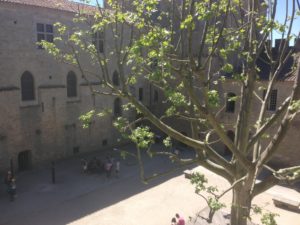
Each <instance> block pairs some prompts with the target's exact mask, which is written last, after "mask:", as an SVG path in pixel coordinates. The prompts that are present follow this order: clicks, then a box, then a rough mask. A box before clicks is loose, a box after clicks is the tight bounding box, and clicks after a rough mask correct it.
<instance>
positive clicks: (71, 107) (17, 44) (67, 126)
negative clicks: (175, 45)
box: [0, 0, 147, 171]
mask: <svg viewBox="0 0 300 225" xmlns="http://www.w3.org/2000/svg"><path fill="white" fill-rule="evenodd" d="M82 8H84V9H85V8H86V9H87V10H91V7H90V6H87V5H83V4H79V3H74V2H70V1H68V0H43V1H36V0H0V27H1V32H0V103H1V107H0V115H1V117H0V171H3V170H6V169H8V168H9V167H10V163H11V162H13V165H14V167H15V168H16V169H19V170H26V169H28V168H30V167H32V166H36V165H38V164H41V163H45V162H46V161H49V160H57V159H60V158H65V157H70V156H72V155H74V154H78V153H84V152H88V151H95V150H101V149H104V148H108V147H112V146H114V145H117V144H118V142H117V140H118V139H119V138H120V136H119V134H118V132H117V131H116V130H115V129H114V128H113V126H112V119H113V116H114V115H111V116H107V117H104V118H96V119H95V120H94V121H93V122H92V123H91V126H90V127H89V128H88V129H82V127H81V123H80V121H79V119H78V118H79V116H80V115H81V114H83V113H86V112H88V111H90V110H92V109H96V110H101V109H104V108H110V109H113V110H112V111H113V114H120V113H122V109H121V104H122V103H121V100H120V99H116V98H113V97H111V98H108V97H101V96H94V95H91V92H90V90H89V86H88V85H87V83H86V82H85V80H84V79H83V77H82V75H81V73H80V71H79V70H78V69H77V68H76V67H73V66H71V65H67V64H63V63H59V62H57V61H55V60H54V59H53V58H52V56H49V55H48V54H47V53H46V51H45V50H44V49H43V48H42V47H41V46H38V45H37V44H36V42H37V41H40V40H47V41H50V42H52V41H53V37H54V36H55V32H56V31H55V27H54V26H53V24H54V23H56V22H61V23H62V24H67V25H72V19H73V17H74V15H75V13H76V11H77V10H78V9H82ZM107 39H109V38H106V37H105V36H104V37H97V41H98V43H97V47H98V48H99V49H100V51H106V46H107V45H109V42H108V41H107ZM115 68H116V66H114V64H113V63H112V64H111V67H110V68H109V72H110V74H111V75H112V76H113V74H116V73H117V70H116V69H115ZM92 84H95V85H97V84H99V83H97V82H92ZM136 91H137V92H138V91H139V92H140V95H141V98H143V97H142V96H143V95H145V94H146V93H143V89H140V88H139V87H137V88H136ZM144 92H146V91H145V90H144ZM145 101H147V100H146V99H145Z"/></svg>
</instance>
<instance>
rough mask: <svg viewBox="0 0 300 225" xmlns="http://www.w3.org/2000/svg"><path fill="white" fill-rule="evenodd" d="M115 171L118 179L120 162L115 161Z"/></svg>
mask: <svg viewBox="0 0 300 225" xmlns="http://www.w3.org/2000/svg"><path fill="white" fill-rule="evenodd" d="M115 171H116V177H119V173H120V161H119V160H117V161H116V167H115Z"/></svg>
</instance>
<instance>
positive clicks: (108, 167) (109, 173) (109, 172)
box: [105, 160, 112, 178]
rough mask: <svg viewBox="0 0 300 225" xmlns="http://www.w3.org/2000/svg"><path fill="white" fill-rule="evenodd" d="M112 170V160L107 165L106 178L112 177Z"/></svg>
mask: <svg viewBox="0 0 300 225" xmlns="http://www.w3.org/2000/svg"><path fill="white" fill-rule="evenodd" d="M111 169H112V163H111V161H110V160H107V162H106V163H105V172H106V177H107V178H110V175H111Z"/></svg>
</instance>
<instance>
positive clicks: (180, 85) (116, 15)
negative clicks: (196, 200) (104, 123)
mask: <svg viewBox="0 0 300 225" xmlns="http://www.w3.org/2000/svg"><path fill="white" fill-rule="evenodd" d="M289 2H290V3H288V1H287V4H289V6H290V7H291V10H289V11H288V10H287V12H286V13H287V15H286V17H285V20H284V22H283V23H282V24H280V23H279V22H277V21H276V20H275V15H276V9H277V1H276V0H274V1H261V0H249V1H242V0H219V1H214V0H201V1H198V0H182V1H174V0H169V1H156V0H118V1H113V0H107V1H106V3H105V5H106V6H107V8H106V9H103V8H101V7H100V6H99V5H98V7H96V8H94V9H90V10H88V11H79V12H78V13H77V14H76V16H75V18H74V23H75V25H74V26H73V27H67V26H65V25H63V24H60V23H57V24H56V27H57V31H58V34H59V35H58V37H56V38H55V42H54V43H47V42H43V45H44V48H45V49H47V50H48V52H49V53H51V54H52V55H54V56H55V57H56V58H57V59H58V60H61V61H64V62H66V63H71V64H73V65H76V66H77V67H78V68H79V70H80V71H81V73H82V76H83V77H84V79H86V81H87V82H89V83H91V82H92V81H93V80H94V79H99V81H100V82H101V86H100V87H101V88H100V89H99V88H98V87H95V86H92V85H91V86H90V89H91V91H92V92H93V94H99V95H105V96H114V97H119V98H123V99H124V100H125V102H126V104H124V106H123V108H124V109H125V110H128V109H129V110H133V111H135V112H136V113H137V114H138V115H139V116H138V119H136V120H134V121H133V120H129V119H128V118H125V117H118V118H116V119H115V122H114V123H115V126H116V127H117V128H118V129H119V130H120V131H122V133H123V135H124V137H126V138H129V139H131V140H132V141H133V142H135V143H136V144H137V147H138V153H140V150H142V149H143V148H148V147H149V146H150V145H151V144H152V143H153V141H154V140H153V139H154V136H155V135H154V134H153V132H152V131H151V129H150V128H149V127H147V126H145V125H140V126H136V124H140V122H141V121H148V122H150V123H151V124H152V125H154V126H155V127H156V128H158V129H159V130H161V131H162V132H163V133H164V134H166V135H167V138H166V139H165V140H164V143H166V144H170V141H171V139H172V140H177V141H179V142H181V143H184V144H185V145H187V146H189V147H191V148H193V149H194V151H195V152H196V153H197V154H196V155H197V156H196V157H195V158H194V159H190V160H183V159H180V157H178V156H177V155H176V154H172V153H171V152H155V153H153V152H151V150H148V153H149V154H164V155H168V156H170V158H171V159H173V160H176V161H178V162H180V163H182V164H189V163H198V164H199V165H202V166H204V167H205V168H207V169H209V170H211V171H213V172H214V173H216V174H218V175H220V176H222V177H224V178H225V179H227V180H228V181H229V182H230V183H231V184H232V187H231V189H232V191H233V199H232V207H231V224H232V225H245V224H246V223H247V218H248V217H249V214H250V209H251V202H252V200H253V198H254V197H255V196H257V195H258V194H260V193H262V192H264V191H265V190H267V189H268V188H270V187H272V186H273V185H275V184H277V183H278V182H279V181H289V182H292V181H296V180H297V179H299V177H300V167H299V166H296V167H291V168H281V169H279V170H273V169H271V168H270V167H269V166H267V164H268V162H269V161H270V160H271V159H272V156H273V155H274V154H275V153H276V152H277V151H278V147H279V145H280V143H281V142H282V140H283V138H284V137H285V135H286V133H287V131H288V128H289V127H290V125H291V123H292V121H293V119H294V118H295V116H296V115H297V113H298V112H299V109H300V100H299V98H300V78H299V73H300V72H299V68H300V61H299V60H298V58H297V55H293V54H294V51H293V50H292V49H290V48H289V47H288V41H286V42H281V44H280V46H279V51H278V54H277V55H274V54H272V46H271V44H270V43H271V42H272V39H273V33H274V32H277V33H281V35H282V37H286V39H287V40H290V39H291V38H293V37H295V35H294V34H292V26H293V23H294V20H295V17H296V16H297V8H298V9H299V1H298V0H293V1H289ZM67 34H68V35H67ZM103 34H105V40H104V43H103V42H99V41H103V40H102V39H101V38H100V39H99V36H101V35H103ZM91 37H93V38H91ZM296 38H297V37H296ZM62 44H63V45H65V46H66V47H63V45H62ZM103 44H104V46H105V47H104V48H105V50H103ZM99 46H101V47H99ZM87 55H88V57H89V59H90V61H91V62H92V66H91V65H90V64H89V63H86V60H83V59H84V58H86V57H87ZM292 55H293V57H294V67H293V71H291V72H290V73H294V74H295V76H296V79H295V82H294V86H293V89H292V90H287V91H290V93H289V95H288V97H287V98H286V99H285V101H284V102H283V103H282V104H281V106H280V107H279V108H278V110H277V111H275V112H274V114H272V115H271V116H269V114H268V113H266V111H267V107H268V102H269V99H270V96H271V93H272V89H273V87H274V85H275V83H276V81H277V78H278V77H279V74H280V73H281V71H282V69H283V67H284V65H285V63H286V62H287V60H289V59H290V58H291V57H292ZM260 60H263V61H264V62H265V63H266V64H268V66H269V68H270V69H269V71H268V76H267V77H268V79H267V80H268V83H267V86H266V87H265V88H266V89H265V96H264V98H260V97H259V96H258V94H257V93H256V90H257V89H256V88H257V86H258V85H259V81H260V73H261V72H260V68H259V66H258V61H260ZM110 67H116V68H117V72H118V73H117V74H118V78H119V82H117V83H118V85H115V84H116V82H115V81H113V80H115V79H116V77H115V78H114V79H113V80H112V78H111V74H110V72H109V71H110V70H109V68H110ZM115 76H116V75H115ZM228 77H230V80H231V81H234V82H237V83H238V84H239V87H240V94H239V95H238V96H233V97H230V99H229V101H233V102H236V103H239V105H238V107H236V108H237V109H238V116H237V118H236V120H235V123H234V125H233V128H234V130H235V132H234V133H235V138H234V140H231V138H230V137H228V136H227V134H226V130H225V128H224V127H225V125H224V124H223V123H222V120H221V119H220V116H219V114H220V112H222V110H224V108H225V107H224V106H223V105H222V104H221V102H222V101H221V99H222V93H221V92H220V91H219V87H220V86H222V85H223V82H224V81H225V80H227V79H228ZM138 82H139V83H143V84H147V85H151V87H155V88H156V89H157V90H160V93H162V94H163V96H164V99H165V101H164V102H166V104H165V106H166V107H167V109H166V110H164V111H163V113H162V115H158V114H156V113H154V112H152V110H151V108H149V107H147V105H145V104H143V102H142V101H140V100H139V99H138V98H137V97H136V96H135V95H134V94H133V93H132V87H133V86H135V85H136V84H137V83H138ZM257 100H258V101H259V102H260V109H259V114H258V115H257V117H256V119H255V120H253V119H251V113H252V111H253V105H254V101H257ZM231 108H232V106H231ZM104 111H105V113H103V112H95V111H91V112H89V113H88V114H86V115H83V116H82V120H83V121H84V122H88V121H89V120H90V119H91V117H93V116H96V115H101V116H103V115H106V114H107V112H108V111H107V110H106V109H105V110H104ZM170 121H176V123H182V124H185V125H187V124H188V125H189V128H190V130H189V131H190V132H189V134H190V135H189V136H188V135H185V134H182V133H181V132H180V131H179V130H177V129H176V128H175V126H173V123H170ZM279 121H281V123H278V122H279ZM271 128H272V129H273V130H276V132H275V133H274V134H273V136H272V138H270V139H266V140H264V143H262V139H263V137H264V136H265V135H266V134H268V133H269V132H270V129H271ZM250 131H251V132H250ZM199 133H201V135H198V134H199ZM213 137H216V138H217V139H218V140H219V142H222V143H223V144H224V145H226V146H227V148H228V149H229V151H230V152H231V153H232V158H231V160H227V159H225V158H224V157H223V156H222V155H221V154H220V153H219V152H218V149H216V148H215V146H214V141H212V138H213ZM138 158H140V157H138ZM141 168H142V167H141ZM264 168H269V169H271V170H272V174H271V175H270V176H269V177H267V178H265V179H264V180H263V181H261V182H259V183H256V178H257V176H258V175H259V174H260V173H261V172H262V170H263V169H264ZM142 175H143V174H142Z"/></svg>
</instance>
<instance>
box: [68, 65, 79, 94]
mask: <svg viewBox="0 0 300 225" xmlns="http://www.w3.org/2000/svg"><path fill="white" fill-rule="evenodd" d="M66 82H67V97H68V98H76V97H78V91H77V89H78V88H77V76H76V73H74V72H73V71H69V72H68V74H67V78H66Z"/></svg>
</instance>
